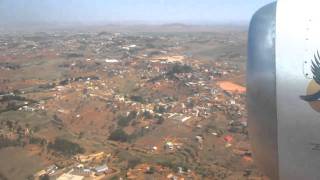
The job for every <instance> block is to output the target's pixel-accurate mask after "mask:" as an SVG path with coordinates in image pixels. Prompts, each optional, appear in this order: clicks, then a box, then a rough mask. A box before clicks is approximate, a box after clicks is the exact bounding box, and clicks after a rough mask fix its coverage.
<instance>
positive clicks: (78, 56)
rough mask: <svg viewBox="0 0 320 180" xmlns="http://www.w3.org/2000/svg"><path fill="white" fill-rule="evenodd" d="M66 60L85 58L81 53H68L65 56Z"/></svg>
mask: <svg viewBox="0 0 320 180" xmlns="http://www.w3.org/2000/svg"><path fill="white" fill-rule="evenodd" d="M65 56H66V58H68V59H70V58H81V57H84V56H83V54H80V53H67V54H65Z"/></svg>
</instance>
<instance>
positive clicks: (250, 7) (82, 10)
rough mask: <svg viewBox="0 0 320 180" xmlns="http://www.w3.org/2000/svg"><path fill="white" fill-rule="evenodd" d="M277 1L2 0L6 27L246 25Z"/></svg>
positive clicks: (0, 5)
mask: <svg viewBox="0 0 320 180" xmlns="http://www.w3.org/2000/svg"><path fill="white" fill-rule="evenodd" d="M272 1H273V0H0V22H2V23H39V22H47V23H50V22H61V23H74V22H77V23H126V22H131V23H137V22H138V23H155V24H159V23H160V24H162V23H192V24H194V23H196V24H211V23H246V22H248V21H249V19H250V17H251V16H252V14H253V13H254V12H255V11H256V10H257V9H258V8H260V7H261V6H263V5H265V4H267V3H270V2H272Z"/></svg>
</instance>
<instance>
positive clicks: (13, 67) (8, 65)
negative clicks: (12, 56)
mask: <svg viewBox="0 0 320 180" xmlns="http://www.w3.org/2000/svg"><path fill="white" fill-rule="evenodd" d="M0 67H2V68H6V69H11V70H16V69H20V68H21V66H20V65H18V64H13V63H8V62H4V63H0Z"/></svg>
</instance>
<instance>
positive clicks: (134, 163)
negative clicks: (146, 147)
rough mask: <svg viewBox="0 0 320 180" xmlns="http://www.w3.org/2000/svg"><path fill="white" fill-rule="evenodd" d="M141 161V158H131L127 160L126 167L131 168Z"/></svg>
mask: <svg viewBox="0 0 320 180" xmlns="http://www.w3.org/2000/svg"><path fill="white" fill-rule="evenodd" d="M140 163H141V159H140V158H137V157H136V158H132V159H129V160H128V169H133V168H134V167H136V166H137V165H138V164H140Z"/></svg>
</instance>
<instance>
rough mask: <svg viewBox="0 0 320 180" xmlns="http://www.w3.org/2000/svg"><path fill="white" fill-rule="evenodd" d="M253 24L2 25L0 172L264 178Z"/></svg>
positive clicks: (12, 175) (1, 175)
mask: <svg viewBox="0 0 320 180" xmlns="http://www.w3.org/2000/svg"><path fill="white" fill-rule="evenodd" d="M246 41H247V31H246V28H244V27H194V26H192V27H188V26H186V25H180V24H173V25H163V26H159V27H145V28H143V27H104V28H97V29H90V30H83V29H82V30H74V29H66V30H50V31H30V32H24V33H21V32H19V33H15V32H11V33H8V32H6V33H4V32H1V33H0V179H1V180H11V179H14V180H15V179H18V180H19V179H28V180H31V179H40V180H46V179H57V180H69V179H70V180H82V179H84V180H87V179H88V180H89V179H92V180H94V179H97V180H98V179H111V180H119V179H123V180H124V179H148V180H149V179H150V180H154V179H156V180H157V179H171V180H188V179H190V180H191V179H210V180H214V179H256V180H258V179H266V177H264V176H263V174H262V173H261V172H260V171H259V170H258V169H257V168H256V166H255V165H254V161H253V157H252V153H251V147H250V144H249V137H248V131H247V112H246V107H245V98H246V88H245V68H246V67H245V63H246V44H247V42H246Z"/></svg>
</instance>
